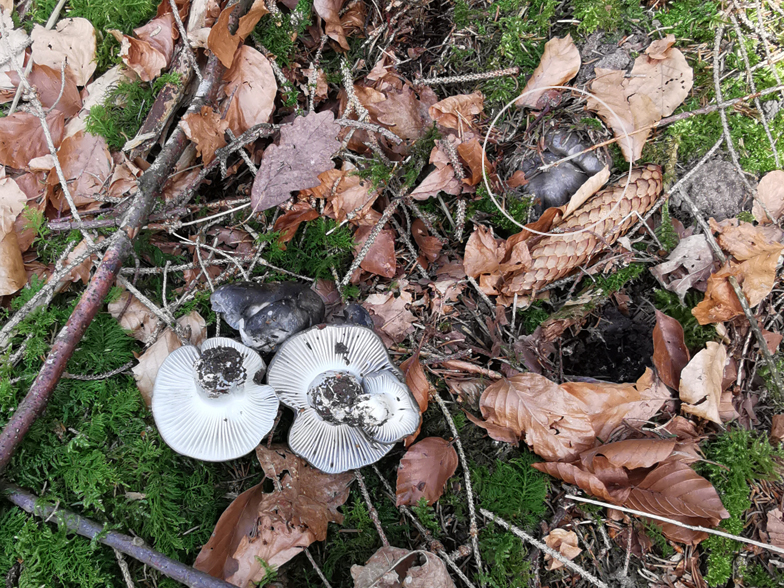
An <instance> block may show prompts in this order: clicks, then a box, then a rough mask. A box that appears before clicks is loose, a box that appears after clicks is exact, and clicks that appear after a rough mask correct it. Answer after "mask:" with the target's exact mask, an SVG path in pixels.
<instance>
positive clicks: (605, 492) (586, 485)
mask: <svg viewBox="0 0 784 588" xmlns="http://www.w3.org/2000/svg"><path fill="white" fill-rule="evenodd" d="M531 466H533V467H534V468H536V469H537V470H539V471H540V472H544V473H546V474H549V475H551V476H553V477H554V478H558V479H559V480H563V481H564V482H566V483H567V484H574V485H575V486H578V487H580V488H581V489H582V490H584V491H585V492H587V493H588V494H590V495H592V496H595V497H596V498H599V499H600V500H604V501H606V502H613V503H614V502H615V500H616V497H615V495H614V493H613V494H611V493H610V491H609V489H608V488H607V487H606V486H605V485H604V482H602V481H601V480H600V479H599V478H598V477H597V476H596V475H595V474H593V473H591V472H587V471H585V470H583V469H581V468H579V467H578V466H577V465H574V464H571V463H563V462H557V461H547V462H538V463H533V464H531ZM625 493H626V494H628V489H626V491H625Z"/></svg>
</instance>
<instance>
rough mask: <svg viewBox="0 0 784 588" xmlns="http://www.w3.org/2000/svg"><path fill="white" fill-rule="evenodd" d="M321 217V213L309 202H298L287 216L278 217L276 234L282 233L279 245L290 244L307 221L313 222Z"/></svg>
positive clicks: (287, 212) (286, 213) (288, 211)
mask: <svg viewBox="0 0 784 588" xmlns="http://www.w3.org/2000/svg"><path fill="white" fill-rule="evenodd" d="M318 217H319V213H318V211H316V210H313V208H312V207H311V206H310V204H308V203H307V202H297V203H296V204H294V206H292V207H291V208H290V209H289V210H287V211H286V212H285V214H283V215H281V216H279V217H278V220H276V221H275V228H274V230H275V231H276V232H278V231H279V232H280V237H278V242H279V243H288V242H289V241H291V240H292V239H293V238H294V235H295V234H296V233H297V229H298V228H299V226H300V225H301V224H302V223H304V222H307V221H312V220H314V219H317V218H318Z"/></svg>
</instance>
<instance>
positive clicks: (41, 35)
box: [30, 18, 98, 86]
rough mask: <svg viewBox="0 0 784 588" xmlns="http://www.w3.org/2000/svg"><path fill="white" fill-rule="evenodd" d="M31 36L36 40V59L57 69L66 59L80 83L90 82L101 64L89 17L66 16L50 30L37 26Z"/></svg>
mask: <svg viewBox="0 0 784 588" xmlns="http://www.w3.org/2000/svg"><path fill="white" fill-rule="evenodd" d="M30 39H31V40H32V41H33V62H34V63H37V64H39V65H46V66H48V67H51V68H52V69H53V70H55V71H57V72H59V71H60V68H61V67H62V65H63V63H64V62H65V63H66V64H67V66H66V67H67V69H68V70H69V71H70V72H71V73H72V74H73V79H74V81H75V82H76V85H77V86H84V85H85V84H87V82H88V81H89V79H90V77H91V76H92V75H93V72H94V71H95V68H96V67H97V65H98V63H97V61H96V59H95V49H96V46H97V44H96V37H95V28H94V27H93V25H92V24H91V23H90V21H89V20H87V19H86V18H63V19H60V20H59V21H57V25H56V26H55V27H54V28H53V29H50V30H47V29H46V28H45V27H43V26H41V25H35V27H33V30H32V32H31V33H30Z"/></svg>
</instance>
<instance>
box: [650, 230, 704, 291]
mask: <svg viewBox="0 0 784 588" xmlns="http://www.w3.org/2000/svg"><path fill="white" fill-rule="evenodd" d="M713 265H714V260H713V252H712V251H711V248H710V245H708V241H707V239H706V238H705V235H703V234H699V235H690V236H689V237H686V238H685V239H681V241H680V243H678V246H677V247H676V248H675V249H673V250H672V252H671V253H670V254H669V255H668V256H667V261H665V262H664V263H660V264H659V265H656V266H653V267H652V268H651V273H652V274H653V277H655V278H656V279H657V280H658V281H659V283H660V284H661V285H662V287H664V288H665V289H667V290H669V291H670V292H675V293H676V294H677V295H678V298H679V299H680V300H681V303H682V304H685V302H684V298H685V296H686V293H687V292H688V291H689V289H690V288H696V289H697V290H700V291H702V292H704V291H705V288H706V283H707V280H708V277H709V276H710V274H711V270H712V268H713Z"/></svg>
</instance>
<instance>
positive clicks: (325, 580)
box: [305, 547, 332, 588]
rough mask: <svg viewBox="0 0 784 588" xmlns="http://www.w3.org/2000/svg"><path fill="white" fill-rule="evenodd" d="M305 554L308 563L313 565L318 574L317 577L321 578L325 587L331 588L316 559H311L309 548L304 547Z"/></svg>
mask: <svg viewBox="0 0 784 588" xmlns="http://www.w3.org/2000/svg"><path fill="white" fill-rule="evenodd" d="M305 556H306V557H307V558H308V560H309V561H310V564H311V565H312V566H313V569H314V570H316V574H318V577H319V578H321V581H322V582H324V586H326V588H332V586H331V585H330V583H329V581H328V580H327V577H326V576H325V575H324V572H322V571H321V568H320V567H319V566H318V564H317V563H316V560H315V559H313V556H312V555H310V550H309V549H308V548H307V547H306V548H305Z"/></svg>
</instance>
